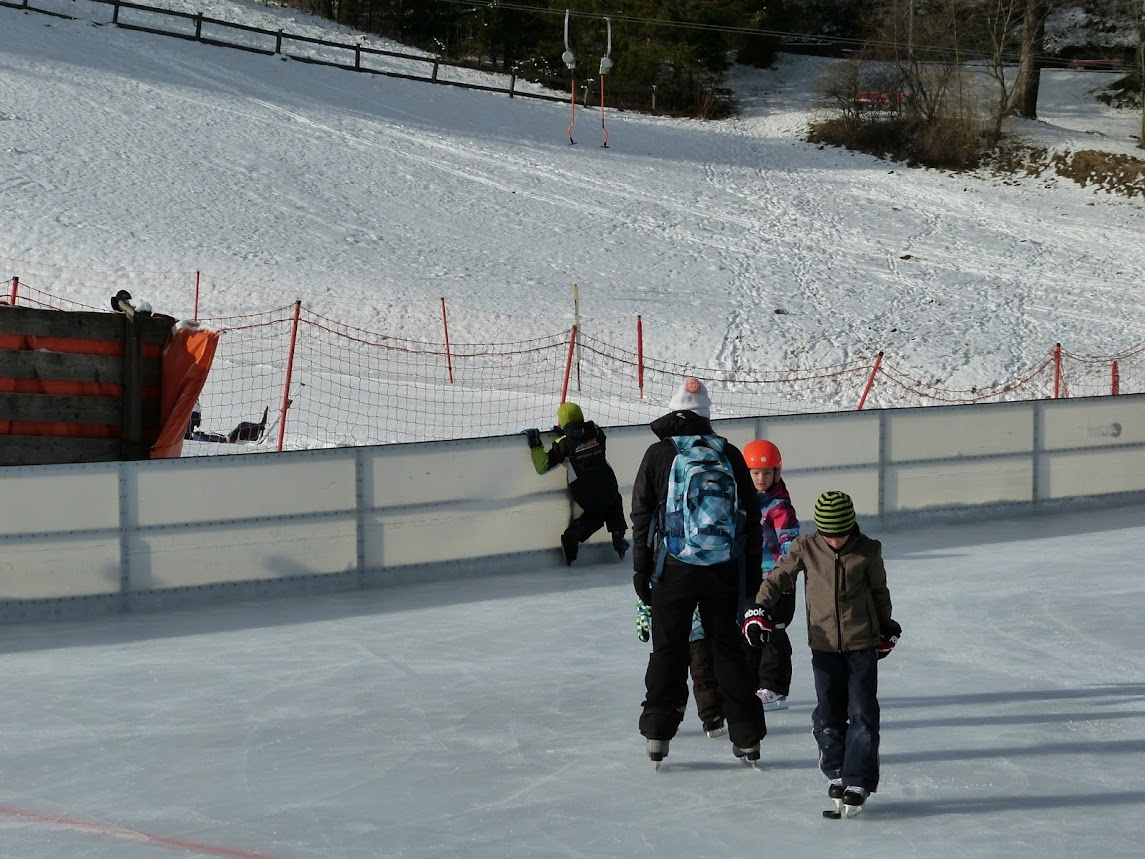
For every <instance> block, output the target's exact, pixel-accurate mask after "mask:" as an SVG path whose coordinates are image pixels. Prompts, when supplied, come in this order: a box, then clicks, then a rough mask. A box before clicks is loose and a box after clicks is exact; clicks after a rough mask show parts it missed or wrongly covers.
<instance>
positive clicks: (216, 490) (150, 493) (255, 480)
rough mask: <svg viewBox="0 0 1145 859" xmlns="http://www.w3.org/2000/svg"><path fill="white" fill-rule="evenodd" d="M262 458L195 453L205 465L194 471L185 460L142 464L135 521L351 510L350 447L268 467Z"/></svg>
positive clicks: (175, 522) (174, 521) (137, 481)
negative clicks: (207, 455)
mask: <svg viewBox="0 0 1145 859" xmlns="http://www.w3.org/2000/svg"><path fill="white" fill-rule="evenodd" d="M293 455H294V454H292V453H285V454H280V455H279V456H281V457H289V456H293ZM265 456H266V454H253V455H249V456H226V457H222V456H220V457H210V458H208V457H197V458H196V459H200V460H206V462H205V467H203V468H197V469H193V470H188V469H186V468H185V467H184V466H185V464H186V463H187V462H188V461H189V460H179V459H168V460H157V461H155V462H148V463H145V464H144V465H143V467H141V468H139V469H137V470H135V472H134V473H135V480H134V486H135V491H136V492H137V493H138V499H137V504H136V505H135V509H136V511H137V523H138V524H139V525H140V526H149V525H180V524H189V523H198V522H217V521H219V520H235V521H241V520H243V519H250V518H256V517H259V518H261V517H267V516H292V515H303V514H310V513H338V512H344V511H347V510H353V509H354V508H355V506H356V504H355V490H354V453H353V451H352V450H337V451H331V452H328V453H327V455H325V456H323V457H321V458H305V459H299V460H295V461H290V460H286V459H284V460H283V462H282V467H281V468H280V467H273V468H268V467H267V463H266V462H265V461H263V460H264V457H265Z"/></svg>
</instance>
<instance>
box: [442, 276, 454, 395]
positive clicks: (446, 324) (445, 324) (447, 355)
mask: <svg viewBox="0 0 1145 859" xmlns="http://www.w3.org/2000/svg"><path fill="white" fill-rule="evenodd" d="M441 324H442V327H443V328H445V366H447V367H448V368H449V384H451V385H452V384H453V356H452V355H451V354H450V353H449V319H448V318H447V317H446V315H445V296H444V295H443V296H442V297H441Z"/></svg>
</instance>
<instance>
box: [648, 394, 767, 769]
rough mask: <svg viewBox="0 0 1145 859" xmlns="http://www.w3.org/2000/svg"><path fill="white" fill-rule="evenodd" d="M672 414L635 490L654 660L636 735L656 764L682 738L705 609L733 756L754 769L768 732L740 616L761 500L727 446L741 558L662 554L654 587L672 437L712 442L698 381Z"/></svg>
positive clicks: (659, 425)
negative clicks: (695, 623)
mask: <svg viewBox="0 0 1145 859" xmlns="http://www.w3.org/2000/svg"><path fill="white" fill-rule="evenodd" d="M670 408H672V411H671V412H670V413H669V414H666V415H664V416H663V417H660V418H657V419H656V420H655V421H653V422H652V424H651V425H650V426H651V428H652V431H653V432H654V433H656V435H657V436H659V437H660V441H658V442H656V443H655V444H653V445H651V446H650V447H649V448H648V450H647V451H646V452H645V454H644V459H643V461H642V462H641V463H640V470H639V471H638V472H637V474H636V481H635V484H634V485H633V488H632V542H633V549H632V563H633V569H635V571H636V574H635V575H634V576H633V577H632V582H633V585H634V586H635V588H636V594H637V595H638V596H639V597H640V598H641V599H642V600H644V602H646V603H647V604H648V605H650V606H651V608H652V654H651V656H649V658H648V670H647V672H646V673H645V675H644V685H645V690H646V694H645V698H644V709H643V713H642V714H641V716H640V733H641V734H643V735H644V737H645V738H647V740H648V753H649V756H650V757H651V758H652V760H654V761H659V760H660V759H661V758H662V757H664V756H665V755H666V754H667V749H668V744H667V741H668V740H670V739H672V737H674V736H675V735H676V730H677V728H678V727H679V725H680V721H681V720H682V718H683V712H682V708H681V707H680V702H681V701H687V699H688V689H687V676H688V662H689V647H688V639H689V636H690V635H691V632H692V614H693V612H694V611H695V609H696V607H697V606H699V611H700V621H701V623H702V624H703V627H704V632H705V635H706V636H707V638H708V639H709V640H710V642H711V645H712V656H713V661H714V663H715V672H716V680H717V681H718V683H719V686H720V691H721V693H722V694H723V698H724V714H725V716H726V718H727V723H728V734H729V736H730V738H731V741H732V745H733V751H734V752H735V754H736V756H737V757H741V758H746V759H747V760H758V758H759V741H760V740H761V739H762V738H763V736H764V735H765V734H766V733H767V729H766V726H765V724H764V716H763V705H762V704H761V703H760V700H759V698H758V697H757V696H756V694H755V687H756V682H755V678H754V677H753V676H752V670H751V667H750V666H749V664H748V662H747V658H746V656H745V654H744V650H743V646H742V644H741V642H740V629H739V617H738V613H739V611H740V606H741V605H742V601H743V599H744V597H745V595H746V594H748V593H752V594H754V593H755V591H756V590H757V589H758V587H759V582H760V576H761V565H762V559H763V533H762V530H761V526H760V509H759V496H758V494H757V493H756V490H755V486H754V485H753V484H752V482H751V475H750V474H749V473H748V469H747V465H746V463H745V462H744V460H743V454H742V453H741V452H740V451H739V450H738V449H737V448H736V447H735V446H734V445H731V444H726V445H725V447H724V454H725V455H726V456H727V459H728V461H729V462H730V463H731V466H732V471H733V473H734V476H735V481H736V487H737V495H738V501H739V505H740V510H741V511H742V512H743V514H744V520H743V521H742V524H743V526H744V528H745V531H746V533H745V535H744V537H745V542H744V549H743V556H742V558H740V559H733V560H731V561H728V562H724V563H720V564H713V565H711V566H700V565H696V564H687V563H683V562H680V561H677V560H676V559H675V558H673V557H672V556H670V555H666V557H665V562H664V565H663V569H662V571H661V573H660V575H659V578H658V579H657V580H656V581H655V582H653V573H654V572H655V569H656V560H657V552H658V551H663V550H662V547H660V546H649V545H648V534H649V531H650V530H652V531H655V528H656V522H657V517H658V513H659V509H660V506H661V504H662V502H664V500H665V498H666V497H667V494H668V479H669V476H670V475H671V471H672V463H673V461H674V460H675V458H676V447H675V446H674V445H673V443H672V441H671V437H673V436H694V435H701V436H702V435H715V431H714V430H713V429H712V424H711V421H710V420H709V415H710V408H711V400H710V398H709V397H708V393H707V390H706V389H705V388H704V385H703V383H702V382H700V381H699V380H698V379H695V378H688V379H685V380H684V383H683V384H682V385H681V387H680V389H679V390H678V391H677V392H676V394H675V396H673V398H672V401H671V403H670ZM741 563H742V564H743V567H742V569H741V566H740V564H741Z"/></svg>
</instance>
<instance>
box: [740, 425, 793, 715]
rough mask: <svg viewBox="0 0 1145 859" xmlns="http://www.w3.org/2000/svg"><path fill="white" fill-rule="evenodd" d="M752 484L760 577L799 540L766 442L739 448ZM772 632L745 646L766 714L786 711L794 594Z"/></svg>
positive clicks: (779, 606) (778, 611) (783, 601)
mask: <svg viewBox="0 0 1145 859" xmlns="http://www.w3.org/2000/svg"><path fill="white" fill-rule="evenodd" d="M743 458H744V461H745V462H747V467H748V470H749V472H750V473H751V481H752V483H754V484H755V489H756V491H757V492H758V493H759V506H760V509H761V510H762V513H763V516H762V519H761V524H762V525H763V575H764V577H766V576H767V575H768V573H770V572H771V570H772V569H773V568H774V567H775V563H776V561H778V560H779V559H780V558H782V557H783V556H784V555H786V554H787V550H788V549H789V548H790V547H791V541H792V540H794V539H795V538H796V537H798V536H799V518H798V517H797V516H796V515H795V508H794V507H793V506H792V504H791V495H790V494H789V493H788V492H787V486H786V485H784V483H783V477H782V476H781V469H782V467H783V457H782V456H781V455H780V453H779V448H778V447H776V446H775V445H774V444H772V443H771V442H770V441H767V440H766V439H756V440H755V441H753V442H750V443H749V444H748V445H747V446H745V447H744V449H743ZM773 616H774V617H773V620H774V623H775V627H776V628H775V631H774V632H773V633H772V634H771V640H770V641H769V642H768V643H767V644H766V645H765V646H763V647H759V648H750V652H751V660H752V663H753V664H754V665H755V668H756V673H757V676H758V677H759V692H757V693H756V694H758V695H759V698H760V700H761V701H763V707H764V709H765V710H786V709H787V696H788V694H789V693H790V692H791V640H790V639H789V638H788V637H787V632H786V627H787V625H788V624H790V623H791V620H792V618H793V617H795V591H791V592H790V593H785V594H783V595H782V596H781V597H780V598H779V600H778V601H777V602H776V604H775V607H774V610H773Z"/></svg>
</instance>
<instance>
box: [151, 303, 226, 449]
mask: <svg viewBox="0 0 1145 859" xmlns="http://www.w3.org/2000/svg"><path fill="white" fill-rule="evenodd" d="M218 344H219V332H218V331H216V330H215V329H213V328H207V327H205V326H203V325H200V324H199V323H198V322H180V323H179V324H177V325H176V326H175V327H174V328H173V329H172V330H171V335H170V336H169V337H168V338H167V342H166V343H165V344H164V345H163V394H162V398H161V400H160V404H159V413H160V414H161V415H162V416H163V419H162V420H163V428H162V429H161V430H160V432H159V438H158V439H156V441H155V444H154V445H153V446H152V447H151V458H152V459H168V458H171V457H176V456H182V454H183V436H184V435H186V433H187V424H188V423H189V422H190V420H191V410H192V409H194V407H195V401H196V400H198V398H199V394H200V393H202V391H203V385H205V384H206V383H207V374H208V373H209V372H210V371H211V362H212V361H214V359H215V349H216V348H217V347H218Z"/></svg>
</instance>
